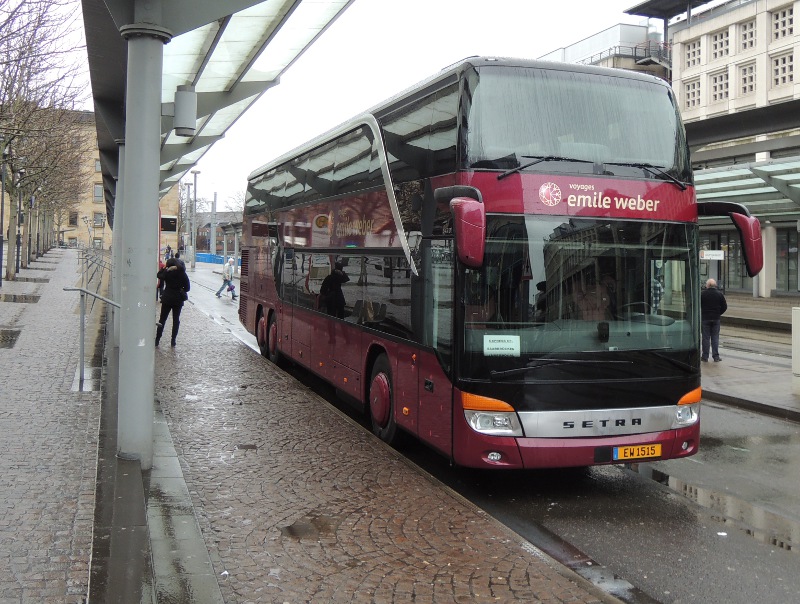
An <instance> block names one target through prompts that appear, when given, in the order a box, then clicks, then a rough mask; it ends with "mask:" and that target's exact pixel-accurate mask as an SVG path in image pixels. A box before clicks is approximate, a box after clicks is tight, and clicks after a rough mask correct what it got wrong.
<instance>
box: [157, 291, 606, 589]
mask: <svg viewBox="0 0 800 604" xmlns="http://www.w3.org/2000/svg"><path fill="white" fill-rule="evenodd" d="M168 329H169V327H168ZM156 398H157V401H158V403H159V404H160V407H161V409H162V410H163V414H164V417H165V418H166V421H167V424H168V426H169V429H170V432H171V438H172V441H173V443H174V446H175V449H176V450H177V454H178V459H179V461H180V466H181V468H182V470H183V477H184V479H185V481H186V485H187V486H188V491H189V493H190V494H191V501H192V504H193V508H194V511H195V515H196V517H197V520H198V523H199V526H200V530H201V532H202V535H203V539H204V541H205V545H206V547H207V549H208V554H209V556H210V560H211V564H212V566H213V572H214V574H215V575H216V577H217V579H218V582H219V587H220V590H221V593H222V596H223V598H224V601H225V602H242V603H244V602H291V603H300V602H370V603H381V602H411V601H414V602H430V603H445V602H463V603H466V602H512V601H520V602H553V603H555V602H575V603H579V602H580V603H589V602H616V601H617V600H616V599H614V598H612V597H610V596H608V595H606V594H605V593H603V592H601V591H600V590H598V589H596V588H595V587H594V586H592V585H591V584H589V583H588V582H587V581H585V580H584V579H582V578H580V577H579V576H578V575H576V574H574V573H573V572H571V571H569V570H567V569H566V568H565V567H563V566H561V565H560V564H558V563H556V562H555V561H553V560H552V559H550V558H549V557H547V556H546V555H544V554H543V553H541V552H539V551H538V550H537V549H536V548H534V547H533V546H531V545H530V544H529V543H527V542H525V541H524V540H523V539H522V538H521V537H519V536H518V535H516V534H515V533H513V532H512V531H510V530H508V529H507V528H505V527H504V526H503V525H501V524H500V523H499V522H497V521H495V520H494V519H492V518H491V517H489V516H487V515H486V514H485V513H483V512H482V511H480V510H479V509H477V508H475V507H474V506H473V505H471V504H470V503H469V502H467V501H466V500H464V499H462V498H461V497H460V496H458V495H457V494H455V493H454V492H452V491H451V490H449V489H447V488H446V487H444V486H443V485H441V484H440V483H438V482H437V481H435V480H434V479H433V478H431V477H429V476H428V475H426V474H425V473H423V472H422V471H420V470H419V469H417V468H416V467H414V466H412V465H411V464H409V463H408V462H406V461H405V460H404V459H403V458H402V457H401V456H400V455H399V454H398V453H397V452H395V451H394V450H392V449H391V448H389V447H387V446H385V445H384V444H383V443H382V442H380V441H378V440H377V439H376V438H373V437H372V435H370V434H369V433H367V432H365V431H364V430H363V428H361V427H360V426H357V425H355V424H354V423H353V422H352V420H350V419H349V418H347V417H346V416H344V415H343V414H341V413H340V412H339V411H337V410H336V409H334V408H332V407H331V406H329V405H328V404H327V403H326V402H324V401H323V400H321V399H319V397H318V396H317V395H316V394H315V393H313V392H311V391H309V390H308V389H307V388H305V387H304V386H302V385H300V384H298V383H297V382H296V381H295V380H294V379H293V378H292V377H291V376H289V375H288V374H286V373H283V372H282V371H280V370H278V369H277V368H275V367H274V366H273V365H271V364H270V363H268V362H267V361H266V360H264V359H262V358H261V357H259V356H258V355H257V354H255V353H253V351H252V350H250V349H249V348H247V347H246V346H244V345H242V344H241V343H239V342H238V341H237V340H235V339H233V338H231V337H229V336H228V334H227V332H226V330H225V328H224V327H222V326H220V325H217V324H215V323H213V322H211V321H209V319H208V318H207V317H206V316H205V315H203V314H202V313H201V312H199V311H198V310H197V309H195V308H193V306H192V305H191V304H188V305H186V307H185V308H184V311H183V314H182V315H181V331H180V334H179V336H178V345H177V347H175V348H171V347H163V346H162V347H160V348H158V349H157V350H156ZM156 470H157V468H156V467H155V465H154V472H155V471H156ZM178 512H179V513H180V512H181V510H178ZM187 572H188V571H187Z"/></svg>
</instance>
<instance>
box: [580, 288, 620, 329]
mask: <svg viewBox="0 0 800 604" xmlns="http://www.w3.org/2000/svg"><path fill="white" fill-rule="evenodd" d="M576 305H577V307H578V318H579V319H583V320H584V321H608V320H610V319H613V316H612V314H611V310H610V308H609V306H610V305H611V297H610V296H609V293H608V289H607V288H606V287H604V286H603V285H602V284H591V285H586V286H584V287H583V288H579V289H578V290H577V292H576Z"/></svg>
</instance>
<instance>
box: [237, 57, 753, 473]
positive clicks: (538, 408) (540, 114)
mask: <svg viewBox="0 0 800 604" xmlns="http://www.w3.org/2000/svg"><path fill="white" fill-rule="evenodd" d="M698 214H708V215H723V216H726V215H727V216H730V218H731V219H732V220H733V221H734V223H735V224H736V225H737V227H738V228H739V231H740V234H741V243H742V248H743V252H744V258H745V260H746V268H745V270H747V271H748V272H749V274H751V275H754V274H756V273H757V272H758V271H759V270H760V267H761V264H762V255H761V231H760V225H759V223H758V221H757V219H755V218H754V217H751V216H750V215H749V213H748V212H747V210H746V209H745V208H744V207H742V206H739V205H736V204H730V203H724V202H717V203H714V204H705V205H703V204H699V203H697V202H696V199H695V193H694V187H693V183H692V172H691V165H690V161H689V152H688V146H687V144H686V140H685V135H684V130H683V126H682V124H681V121H680V117H679V114H678V111H677V109H676V104H675V98H674V96H673V94H672V91H671V89H670V87H669V86H668V85H667V84H666V83H665V82H663V81H661V80H659V79H657V78H654V77H651V76H647V75H643V74H638V73H633V72H629V71H619V70H610V69H601V68H595V67H587V66H579V65H567V64H555V63H544V62H535V61H523V60H508V59H495V58H471V59H467V60H464V61H462V62H460V63H458V64H456V65H454V66H452V67H450V68H447V69H446V70H444V71H442V72H441V73H439V74H437V75H436V76H434V77H432V78H430V79H428V80H426V81H424V82H422V83H421V84H419V85H417V86H415V87H413V88H412V89H410V90H407V91H405V92H403V93H401V94H400V95H398V96H396V97H394V98H392V99H391V100H389V101H387V102H385V103H383V104H381V105H380V106H378V107H376V108H374V109H372V110H370V111H368V112H367V113H365V114H363V115H361V116H359V117H357V118H355V119H353V120H351V121H349V122H347V123H345V124H343V125H342V126H340V127H338V128H336V129H334V130H333V131H331V132H329V133H327V134H325V135H323V136H321V137H320V138H318V139H316V140H313V141H311V142H310V143H308V144H306V145H304V146H302V147H300V148H298V149H296V150H295V151H293V152H291V153H289V154H286V155H284V156H283V157H280V158H278V159H276V160H275V161H273V162H271V163H268V164H267V165H265V166H264V167H262V168H260V169H258V170H256V171H255V172H253V173H252V174H251V176H250V177H249V186H248V192H247V198H246V202H245V216H244V237H243V252H242V253H243V257H242V275H241V302H240V309H239V315H240V320H241V322H242V323H243V324H244V326H246V328H247V329H248V330H249V331H250V332H251V333H254V334H256V337H257V340H258V343H259V346H260V348H261V351H262V354H264V355H265V356H266V357H268V358H269V359H271V360H273V361H277V360H278V359H279V358H281V357H284V358H287V359H289V360H291V361H292V362H294V363H297V364H300V365H302V366H304V367H306V368H308V369H309V370H310V371H312V372H314V373H316V374H318V375H320V376H321V377H323V378H324V379H326V380H328V381H329V382H330V383H331V384H333V385H334V386H335V387H336V388H338V389H339V390H341V391H342V392H344V393H346V394H347V395H349V397H351V398H353V399H355V400H356V401H358V402H359V403H360V404H362V405H363V407H364V409H365V411H366V412H367V413H368V414H369V417H370V418H371V422H372V427H373V431H374V433H375V434H376V435H378V436H379V437H380V438H382V439H383V440H385V441H388V442H392V441H393V440H394V438H395V437H396V436H397V435H398V433H399V431H404V432H407V433H410V434H412V435H414V436H415V437H417V438H418V439H419V440H420V441H422V442H424V443H426V444H427V445H429V446H430V447H432V448H434V449H436V450H438V451H439V452H441V453H442V454H443V455H445V456H447V457H449V458H450V460H451V461H452V462H453V463H455V464H458V465H462V466H469V467H477V468H542V467H559V466H588V465H593V464H607V463H623V462H629V461H635V460H643V459H670V458H678V457H684V456H688V455H692V454H694V453H695V452H696V451H697V447H698V441H699V433H700V424H699V416H700V399H701V389H700V369H699V365H700V363H699V361H700V355H699V350H698V348H699V339H700V338H699V333H700V320H699V315H700V313H699V299H700V296H699V293H700V292H699V289H700V286H701V283H700V281H701V278H700V274H699V272H698V227H697V218H698ZM298 233H302V236H298ZM329 276H331V280H333V281H335V282H336V283H335V285H334V287H333V288H330V287H328V288H326V287H325V285H324V284H323V282H324V281H325V280H326V278H327V277H329ZM331 289H333V290H334V292H336V293H334V294H333V295H337V296H339V300H340V302H341V303H342V304H343V305H344V310H343V312H342V311H341V310H339V311H337V312H336V313H334V314H333V315H328V314H327V313H326V310H327V309H329V308H330V306H331V305H330V304H327V301H326V300H323V298H324V297H325V296H327V295H331V294H328V292H327V291H323V290H331ZM339 291H340V292H341V293H338V292H339Z"/></svg>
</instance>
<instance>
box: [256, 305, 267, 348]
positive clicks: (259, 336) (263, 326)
mask: <svg viewBox="0 0 800 604" xmlns="http://www.w3.org/2000/svg"><path fill="white" fill-rule="evenodd" d="M256 342H258V350H259V351H260V352H261V356H262V357H264V358H265V359H266V358H268V356H267V350H268V348H267V317H266V316H265V315H264V312H263V311H260V310H259V311H258V318H257V319H256Z"/></svg>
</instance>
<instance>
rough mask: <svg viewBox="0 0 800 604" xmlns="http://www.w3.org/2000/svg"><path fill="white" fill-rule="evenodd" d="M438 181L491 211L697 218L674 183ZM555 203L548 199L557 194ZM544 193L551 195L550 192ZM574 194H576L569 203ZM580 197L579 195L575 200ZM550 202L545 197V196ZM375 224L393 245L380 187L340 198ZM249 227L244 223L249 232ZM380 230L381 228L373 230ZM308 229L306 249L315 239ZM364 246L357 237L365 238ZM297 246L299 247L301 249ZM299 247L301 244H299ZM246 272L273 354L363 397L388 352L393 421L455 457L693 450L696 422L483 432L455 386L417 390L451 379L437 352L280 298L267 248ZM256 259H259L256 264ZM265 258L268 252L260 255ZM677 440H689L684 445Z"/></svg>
mask: <svg viewBox="0 0 800 604" xmlns="http://www.w3.org/2000/svg"><path fill="white" fill-rule="evenodd" d="M435 180H436V183H435V184H436V185H437V186H439V185H441V186H446V185H449V184H453V183H456V184H463V185H468V186H473V187H476V188H478V189H479V190H480V191H481V192H482V193H483V196H484V198H483V201H484V203H485V205H486V212H487V213H519V214H523V213H527V214H533V213H535V214H543V213H548V214H558V215H566V216H579V217H594V218H596V217H607V218H627V219H631V218H633V219H646V220H658V221H662V220H669V221H681V222H694V221H696V220H697V211H696V207H695V205H694V191H693V189H692V187H688V188H687V189H686V190H685V191H681V190H680V189H678V188H677V187H675V186H673V185H672V184H670V183H664V182H658V183H656V184H655V185H654V184H652V183H647V182H641V181H625V180H610V179H608V178H601V179H593V178H586V177H573V176H563V175H558V176H556V175H541V174H514V175H511V176H510V177H508V178H506V179H504V180H500V181H498V180H497V174H495V173H470V172H463V173H457V174H455V175H450V176H445V177H441V178H437V179H435ZM554 194H555V195H557V196H558V197H559V198H558V201H555V202H554V198H553V195H554ZM548 195H549V196H548ZM570 196H574V197H575V199H573V200H571V199H570ZM579 196H582V197H581V198H580V200H579ZM545 200H546V202H545ZM343 206H344V207H347V208H348V209H349V210H350V211H351V212H352V213H353V214H354V215H357V216H360V217H363V218H364V219H365V220H367V221H371V222H370V224H372V225H375V226H374V227H373V228H375V229H381V230H380V231H379V233H380V235H379V237H380V239H381V245H383V246H386V247H391V246H395V247H399V246H400V243H399V240H398V237H397V230H396V227H395V225H394V222H393V221H392V219H391V210H390V208H389V201H388V197H387V196H386V194H385V193H382V192H379V193H371V194H369V195H362V196H355V197H353V198H350V199H348V200H345V201H343V200H339V201H338V202H337V209H338V208H341V207H343ZM332 213H333V208H331V207H329V206H328V205H326V204H320V205H318V206H311V207H303V208H301V209H292V210H288V211H287V212H286V213H285V216H283V217H282V219H281V221H279V222H282V223H303V224H307V223H309V222H311V221H312V220H313V216H318V215H331V214H332ZM246 230H247V225H246V226H245V231H246ZM345 236H347V235H346V234H344V233H343V232H340V233H338V234H337V233H336V232H335V230H334V232H332V233H329V234H328V237H329V238H330V239H329V241H326V242H325V245H331V246H334V245H340V244H341V243H342V239H343V238H344V237H345ZM376 236H377V235H376ZM313 237H314V234H311V235H310V237H309V241H307V245H308V246H312V245H313V246H316V244H317V243H318V242H315V241H312V240H311V239H312V238H313ZM362 243H363V242H362ZM297 247H298V246H296V249H297ZM300 247H305V246H300ZM244 254H245V258H244V260H243V269H242V292H241V299H242V303H241V307H240V315H241V320H242V323H243V324H244V325H245V326H248V327H250V330H251V331H252V332H254V333H255V334H256V336H257V338H258V340H259V342H261V343H263V342H266V341H267V340H268V338H267V337H266V329H267V326H268V324H269V321H270V317H274V321H275V326H274V328H275V329H276V330H277V336H278V338H277V342H279V344H277V347H278V352H280V354H281V355H282V356H284V357H286V358H288V359H291V361H293V362H294V363H297V364H298V365H301V366H303V367H305V368H306V369H308V370H309V371H311V372H313V373H315V374H317V375H319V376H320V377H322V378H323V379H325V380H326V381H328V382H330V383H331V384H332V385H334V386H335V387H336V388H337V389H339V390H341V391H342V392H344V393H346V394H347V395H349V396H350V397H352V398H353V399H354V400H356V401H358V402H359V403H361V404H362V405H363V404H366V402H367V397H368V395H369V391H368V390H369V383H368V382H369V377H370V376H369V368H370V364H371V362H372V360H373V358H374V355H375V354H376V353H377V351H382V352H385V353H386V354H387V356H388V358H389V361H390V365H391V373H392V376H393V381H394V383H393V384H392V387H393V395H394V402H395V421H396V423H397V425H398V426H399V427H400V428H402V429H403V430H405V431H406V432H408V433H410V434H413V435H414V436H416V437H417V438H418V439H419V440H421V441H422V442H424V443H426V444H428V445H430V446H431V447H433V448H434V449H436V450H437V451H439V452H440V453H442V454H443V455H445V456H447V457H450V458H451V459H452V460H453V461H454V463H456V464H458V465H462V466H468V467H493V468H498V467H506V468H529V469H530V468H552V467H572V466H588V465H594V464H596V463H597V462H596V461H595V458H594V451H595V449H596V448H597V447H601V446H625V445H633V444H637V445H644V444H653V443H660V444H661V446H662V456H661V457H662V459H671V458H677V457H686V456H689V455H693V454H694V453H695V452H696V451H697V445H698V442H699V437H700V424H699V422H697V423H696V424H694V425H693V426H691V427H687V428H681V429H677V430H668V431H664V432H658V433H648V434H637V435H627V436H620V435H617V436H609V437H594V438H589V439H581V438H545V439H542V438H528V437H523V438H517V437H498V436H488V435H485V434H481V433H478V432H476V431H474V430H473V429H472V428H470V427H469V426H468V425H467V422H466V420H465V417H464V413H463V411H462V410H461V409H460V404H459V400H460V399H459V396H458V394H459V393H458V392H457V391H456V390H455V389H454V388H452V386H451V388H448V389H446V390H445V389H442V388H441V387H437V390H436V391H435V392H434V393H431V392H428V391H427V390H426V389H425V388H423V387H420V384H423V383H424V382H425V380H426V379H427V380H429V381H430V382H433V383H436V384H437V385H440V384H443V383H449V378H448V377H447V376H446V375H445V374H444V372H443V371H442V368H441V366H440V364H439V361H438V359H437V358H436V356H435V355H434V354H433V353H432V352H430V351H426V350H424V349H421V348H419V347H417V346H415V345H414V344H413V343H410V342H408V343H398V342H396V341H393V340H390V339H387V338H384V337H382V336H381V334H380V333H377V332H374V331H367V330H364V329H361V328H359V327H358V326H355V325H351V324H348V323H345V322H343V321H338V320H335V319H332V318H330V317H329V316H327V315H325V314H322V313H319V312H313V311H309V310H307V309H303V308H298V307H292V306H290V305H286V304H284V303H282V302H281V301H280V299H279V297H278V294H277V291H276V289H275V282H274V279H273V276H272V274H273V273H272V270H271V263H270V262H269V260H268V259H269V258H270V250H268V249H255V248H249V249H248V248H246V249H245V251H244ZM253 254H255V255H256V256H257V261H256V262H255V263H254V262H253V260H255V258H253V257H252V255H253ZM265 259H267V260H266V261H265ZM683 443H688V447H684V448H681V445H682V444H683ZM497 451H499V452H501V453H503V460H504V461H503V462H500V463H498V462H490V461H489V460H488V458H487V456H488V454H489V453H490V452H497Z"/></svg>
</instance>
